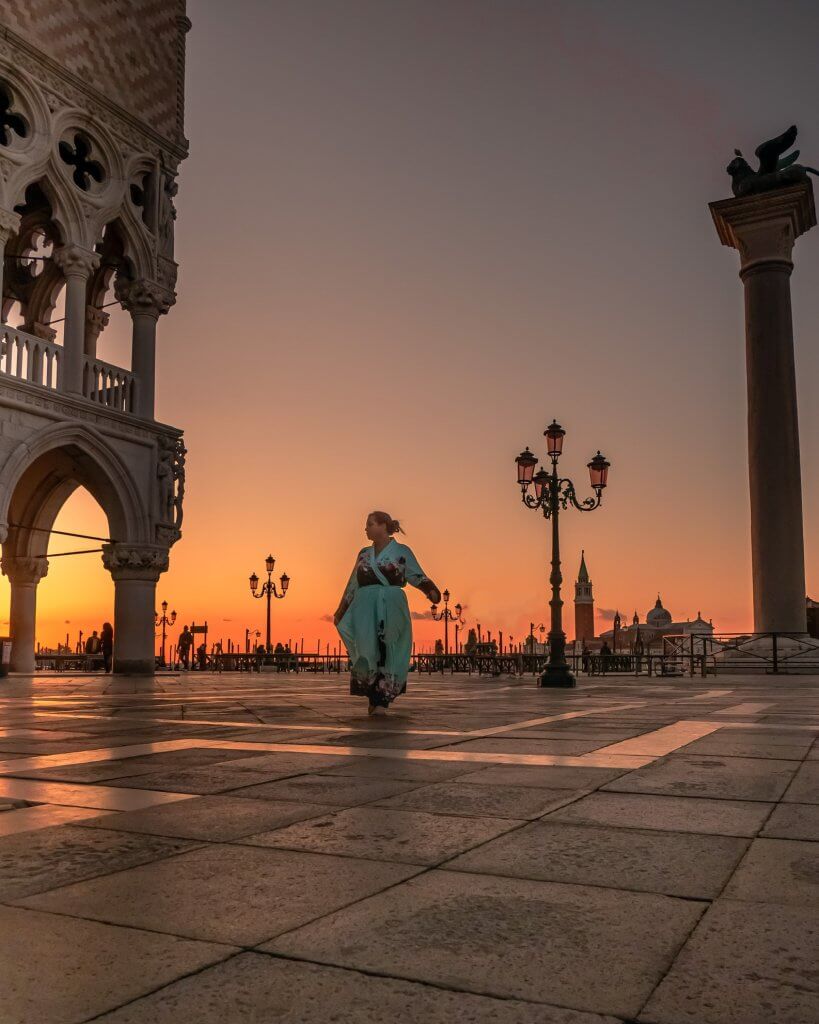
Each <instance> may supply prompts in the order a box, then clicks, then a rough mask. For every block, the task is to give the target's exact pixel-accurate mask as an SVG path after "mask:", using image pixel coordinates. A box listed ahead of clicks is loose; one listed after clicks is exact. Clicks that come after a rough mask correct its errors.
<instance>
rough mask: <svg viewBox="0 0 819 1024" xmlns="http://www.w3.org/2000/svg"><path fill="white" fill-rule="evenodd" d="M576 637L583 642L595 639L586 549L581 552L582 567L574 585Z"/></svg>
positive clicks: (592, 602)
mask: <svg viewBox="0 0 819 1024" xmlns="http://www.w3.org/2000/svg"><path fill="white" fill-rule="evenodd" d="M574 638H575V640H576V641H577V640H579V641H581V642H582V641H584V640H593V639H594V595H593V593H592V582H591V580H590V579H589V571H588V569H587V568H586V552H585V551H581V553H580V569H579V570H578V573H577V582H576V583H575V585H574Z"/></svg>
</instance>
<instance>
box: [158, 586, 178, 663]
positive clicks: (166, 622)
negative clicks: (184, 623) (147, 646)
mask: <svg viewBox="0 0 819 1024" xmlns="http://www.w3.org/2000/svg"><path fill="white" fill-rule="evenodd" d="M161 607H162V615H161V616H160V614H159V613H158V612H154V623H155V625H157V626H162V647H161V648H160V650H161V654H160V661H161V662H162V667H163V668H164V667H165V639H166V637H167V635H168V633H167V628H168V626H172V625H173V624H174V623H175V622H176V612H174V611H172V612H171V616H170V618H168V602H167V601H163V602H162V605H161Z"/></svg>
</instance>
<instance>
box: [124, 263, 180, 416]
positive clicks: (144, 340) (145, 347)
mask: <svg viewBox="0 0 819 1024" xmlns="http://www.w3.org/2000/svg"><path fill="white" fill-rule="evenodd" d="M116 296H117V298H118V299H119V301H120V302H121V303H122V305H123V308H124V309H127V310H128V312H129V313H130V314H131V322H132V324H133V335H132V343H131V370H132V372H133V374H134V376H135V377H136V381H137V392H136V407H135V409H134V412H135V413H136V414H137V416H142V417H143V418H145V419H149V420H152V419H153V418H154V396H155V394H156V324H157V320H158V319H159V317H160V316H161V315H162V314H163V313H167V312H168V310H169V309H170V308H171V306H172V305H173V303H174V301H175V296H174V293H173V292H172V291H170V290H168V289H167V288H163V287H162V285H159V284H157V283H156V282H154V281H145V280H142V281H122V282H120V281H119V279H117V286H116Z"/></svg>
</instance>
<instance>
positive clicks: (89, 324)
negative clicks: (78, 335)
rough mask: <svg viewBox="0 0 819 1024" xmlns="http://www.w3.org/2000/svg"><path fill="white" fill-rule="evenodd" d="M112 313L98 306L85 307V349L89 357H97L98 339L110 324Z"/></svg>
mask: <svg viewBox="0 0 819 1024" xmlns="http://www.w3.org/2000/svg"><path fill="white" fill-rule="evenodd" d="M110 319H111V315H110V314H109V313H106V312H105V310H104V309H99V308H98V307H97V306H86V307H85V341H84V343H83V349H84V352H85V354H86V355H87V356H88V358H89V359H96V358H97V341H98V340H99V336H100V334H102V332H103V331H104V330H105V328H106V327H107V326H108V321H109V320H110Z"/></svg>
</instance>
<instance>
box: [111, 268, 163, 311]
mask: <svg viewBox="0 0 819 1024" xmlns="http://www.w3.org/2000/svg"><path fill="white" fill-rule="evenodd" d="M114 295H115V296H116V297H117V300H118V301H119V302H120V303H121V304H122V307H123V309H126V310H127V311H128V312H129V313H130V314H131V315H132V316H133V315H134V314H139V313H142V314H144V315H146V316H153V317H156V318H157V319H158V318H159V317H160V316H161V315H162V314H163V313H167V312H168V310H169V309H170V308H171V306H172V305H173V304H174V303H175V302H176V294H175V293H174V292H173V290H172V289H170V288H165V287H164V286H163V285H161V284H159V283H158V282H157V281H149V280H147V279H146V278H142V279H141V280H137V281H129V280H127V279H122V278H119V277H118V278H117V279H116V283H115V285H114Z"/></svg>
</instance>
